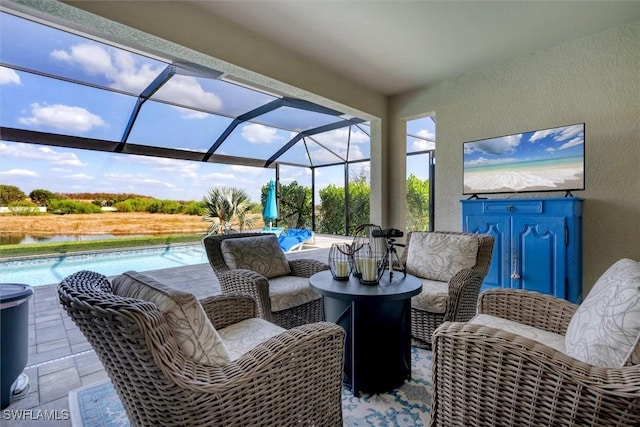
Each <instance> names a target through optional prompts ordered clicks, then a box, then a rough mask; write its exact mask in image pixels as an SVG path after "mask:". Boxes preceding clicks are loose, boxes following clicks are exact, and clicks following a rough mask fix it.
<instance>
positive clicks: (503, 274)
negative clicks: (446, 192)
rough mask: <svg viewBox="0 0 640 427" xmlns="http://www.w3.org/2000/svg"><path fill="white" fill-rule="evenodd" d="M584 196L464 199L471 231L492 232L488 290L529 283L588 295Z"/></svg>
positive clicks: (568, 295) (570, 296)
mask: <svg viewBox="0 0 640 427" xmlns="http://www.w3.org/2000/svg"><path fill="white" fill-rule="evenodd" d="M583 201H584V200H583V199H581V198H578V197H563V198H528V199H492V200H485V199H479V200H476V199H472V200H461V203H462V228H463V231H465V232H470V233H481V234H490V235H492V236H493V238H494V239H495V243H494V250H493V258H492V259H491V266H490V268H489V273H488V274H487V276H486V278H485V280H484V282H483V286H482V289H481V290H482V291H484V290H486V289H489V288H512V289H527V290H530V291H538V292H542V293H545V294H550V295H553V296H555V297H557V298H564V299H566V300H569V301H570V302H572V303H575V304H577V303H580V302H581V301H582V205H583Z"/></svg>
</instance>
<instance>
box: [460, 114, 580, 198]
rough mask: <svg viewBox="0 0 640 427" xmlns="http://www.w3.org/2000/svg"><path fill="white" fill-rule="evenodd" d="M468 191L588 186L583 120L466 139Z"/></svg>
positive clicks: (465, 188) (556, 189)
mask: <svg viewBox="0 0 640 427" xmlns="http://www.w3.org/2000/svg"><path fill="white" fill-rule="evenodd" d="M463 169H464V172H463V175H464V176H463V184H464V194H480V193H507V192H524V191H527V192H530V191H569V190H581V189H584V124H576V125H570V126H563V127H558V128H553V129H543V130H537V131H532V132H525V133H521V134H516V135H507V136H502V137H497V138H490V139H483V140H479V141H472V142H465V143H464V168H463Z"/></svg>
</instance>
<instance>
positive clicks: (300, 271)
mask: <svg viewBox="0 0 640 427" xmlns="http://www.w3.org/2000/svg"><path fill="white" fill-rule="evenodd" d="M289 267H291V275H292V276H298V277H311V276H313V275H314V274H316V273H319V272H321V271H324V270H328V269H329V265H327V264H325V263H324V262H320V261H316V260H314V259H294V260H291V261H289Z"/></svg>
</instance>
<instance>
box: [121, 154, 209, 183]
mask: <svg viewBox="0 0 640 427" xmlns="http://www.w3.org/2000/svg"><path fill="white" fill-rule="evenodd" d="M116 159H117V161H119V162H121V163H129V164H132V165H141V166H142V167H144V168H149V169H150V171H151V172H153V173H154V174H156V173H157V174H159V175H170V176H180V177H183V178H190V179H192V178H196V177H197V176H198V175H199V170H200V164H199V163H198V162H193V161H188V160H178V159H167V158H164V157H151V156H136V155H124V156H118V157H116Z"/></svg>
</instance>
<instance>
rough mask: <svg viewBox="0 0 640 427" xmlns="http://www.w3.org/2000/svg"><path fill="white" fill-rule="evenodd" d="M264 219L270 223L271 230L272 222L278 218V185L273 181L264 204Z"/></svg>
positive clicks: (270, 182)
mask: <svg viewBox="0 0 640 427" xmlns="http://www.w3.org/2000/svg"><path fill="white" fill-rule="evenodd" d="M262 217H263V218H264V220H265V221H269V230H271V223H272V221H273V220H275V219H277V218H278V206H277V205H276V183H275V182H273V180H271V181H269V188H268V189H267V201H266V202H265V204H264V209H263V211H262Z"/></svg>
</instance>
